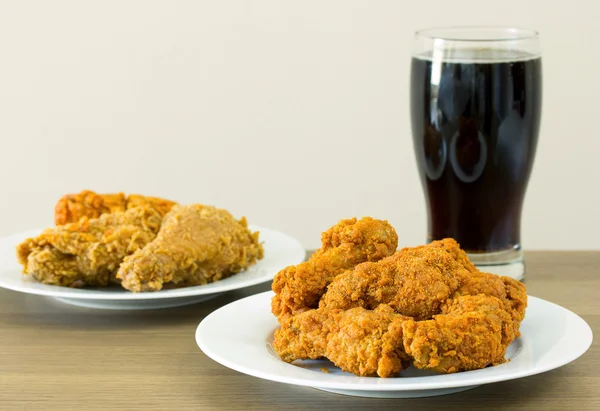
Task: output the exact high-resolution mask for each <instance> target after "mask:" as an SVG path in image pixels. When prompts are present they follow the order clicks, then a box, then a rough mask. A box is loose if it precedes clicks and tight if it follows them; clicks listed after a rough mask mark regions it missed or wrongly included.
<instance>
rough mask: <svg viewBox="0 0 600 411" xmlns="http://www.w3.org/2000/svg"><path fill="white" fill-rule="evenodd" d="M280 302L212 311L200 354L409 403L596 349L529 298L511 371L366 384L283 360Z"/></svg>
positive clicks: (576, 328)
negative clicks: (277, 335) (275, 310)
mask: <svg viewBox="0 0 600 411" xmlns="http://www.w3.org/2000/svg"><path fill="white" fill-rule="evenodd" d="M273 295H274V294H273V293H272V292H271V291H269V292H265V293H261V294H256V295H253V296H250V297H246V298H243V299H241V300H238V301H235V302H232V303H230V304H228V305H226V306H224V307H222V308H220V309H218V310H216V311H214V312H212V313H211V314H210V315H208V316H207V317H206V318H205V319H204V320H203V321H202V322H201V323H200V325H199V326H198V329H197V330H196V342H197V343H198V346H199V347H200V349H201V350H202V351H204V353H205V354H206V355H208V356H209V357H210V358H212V359H213V360H215V361H217V362H218V363H221V364H222V365H224V366H226V367H229V368H231V369H234V370H236V371H239V372H242V373H245V374H249V375H252V376H255V377H259V378H264V379H267V380H272V381H278V382H283V383H287V384H295V385H303V386H309V387H314V388H318V389H321V390H325V391H330V392H335V393H338V394H346V395H354V396H361V397H387V398H409V397H428V396H434V395H443V394H449V393H453V392H459V391H464V390H468V389H470V388H474V387H476V386H478V385H482V384H489V383H493V382H498V381H505V380H511V379H515V378H521V377H526V376H529V375H534V374H539V373H542V372H545V371H548V370H552V369H554V368H558V367H560V366H562V365H565V364H567V363H569V362H571V361H573V360H575V359H577V358H578V357H579V356H581V355H582V354H583V353H584V352H586V350H587V349H588V348H589V347H590V345H591V343H592V330H591V329H590V327H589V326H588V325H587V323H586V322H585V321H584V320H583V319H581V318H580V317H579V316H577V315H576V314H574V313H572V312H571V311H569V310H567V309H565V308H562V307H560V306H558V305H556V304H553V303H550V302H547V301H544V300H541V299H539V298H535V297H529V307H528V308H527V315H526V318H525V320H524V321H523V323H522V324H521V334H522V336H521V337H520V338H517V339H516V340H515V341H513V343H512V344H511V345H510V346H509V347H508V350H507V354H506V357H507V358H509V359H510V361H509V362H507V363H505V364H501V365H497V366H495V367H488V368H485V369H481V370H475V371H467V372H461V373H456V374H446V375H437V374H434V373H431V372H425V371H420V370H416V369H414V368H413V367H411V368H409V369H407V370H406V371H403V372H402V373H401V374H400V376H399V377H396V378H377V377H358V376H355V375H353V374H350V373H345V372H342V371H341V370H340V369H339V368H337V367H335V366H334V365H333V364H331V363H330V362H328V361H295V362H294V363H292V364H288V363H285V362H283V361H281V360H280V359H279V357H278V356H277V354H275V351H274V350H273V347H272V342H273V333H274V332H275V330H276V329H277V328H278V323H277V319H276V318H275V317H274V316H273V314H271V305H270V303H271V297H272V296H273ZM323 370H325V371H323Z"/></svg>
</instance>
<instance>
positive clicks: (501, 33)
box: [410, 27, 542, 279]
mask: <svg viewBox="0 0 600 411" xmlns="http://www.w3.org/2000/svg"><path fill="white" fill-rule="evenodd" d="M410 76H411V78H410V81H411V89H410V106H411V124H412V135H413V143H414V150H415V155H416V158H417V164H418V168H419V174H420V178H421V182H422V185H423V190H424V193H425V199H426V203H427V211H428V213H427V227H428V231H427V240H428V241H433V240H439V239H442V238H446V237H452V238H454V239H455V240H456V241H457V242H458V243H459V244H460V245H461V248H463V249H464V250H465V251H466V252H467V254H468V255H469V258H470V259H471V261H473V263H474V264H475V265H476V266H478V267H479V268H480V269H482V270H484V271H488V272H494V273H496V274H501V275H509V276H511V277H513V278H517V279H523V278H524V275H525V264H524V259H523V250H522V248H521V212H522V208H523V200H524V198H525V191H526V189H527V183H528V180H529V176H530V174H531V169H532V167H533V162H534V157H535V151H536V146H537V141H538V131H539V127H540V118H541V110H542V62H541V51H540V41H539V35H538V33H537V32H536V31H534V30H527V29H516V28H504V27H441V28H432V29H425V30H419V31H417V32H416V33H415V36H414V40H413V49H412V61H411V74H410Z"/></svg>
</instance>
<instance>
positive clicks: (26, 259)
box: [17, 206, 162, 287]
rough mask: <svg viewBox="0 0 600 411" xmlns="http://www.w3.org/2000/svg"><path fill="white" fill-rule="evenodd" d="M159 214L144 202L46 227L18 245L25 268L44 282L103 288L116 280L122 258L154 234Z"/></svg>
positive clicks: (159, 223) (144, 243)
mask: <svg viewBox="0 0 600 411" xmlns="http://www.w3.org/2000/svg"><path fill="white" fill-rule="evenodd" d="M161 221H162V216H161V215H160V213H159V212H158V211H157V210H156V209H155V208H153V207H148V206H143V207H136V208H131V209H129V210H127V211H118V212H114V213H110V214H103V215H102V216H100V217H99V218H91V219H90V218H88V217H85V216H84V217H82V218H81V219H80V220H78V222H76V223H71V224H66V225H61V226H57V227H54V228H49V229H47V230H44V232H42V234H40V235H39V236H38V237H35V238H29V239H27V240H25V241H24V242H23V243H21V244H19V246H18V247H17V256H18V259H19V262H20V263H21V264H23V267H24V268H23V272H24V273H25V274H29V275H31V276H33V277H34V278H35V279H37V280H38V281H40V282H42V283H45V284H52V285H62V286H68V287H82V286H84V285H93V286H106V285H108V284H109V283H111V282H115V274H116V271H117V269H118V268H119V265H120V264H121V262H122V261H123V259H124V258H125V257H126V256H127V255H130V254H133V253H134V252H135V251H137V250H139V249H141V248H143V247H144V246H145V245H146V244H148V243H149V242H150V241H152V240H153V239H154V237H156V234H157V233H158V230H159V228H160V225H161Z"/></svg>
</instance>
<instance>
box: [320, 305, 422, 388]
mask: <svg viewBox="0 0 600 411" xmlns="http://www.w3.org/2000/svg"><path fill="white" fill-rule="evenodd" d="M409 319H410V318H409V317H405V316H403V315H399V314H396V313H395V312H394V310H393V309H392V308H391V307H390V306H389V305H386V304H382V305H379V306H378V307H377V308H376V309H374V310H366V309H364V308H361V307H357V308H351V309H349V310H346V311H342V313H341V315H339V318H338V319H337V320H335V321H331V323H330V325H329V328H330V333H329V337H328V340H327V349H326V352H325V356H326V357H327V358H328V359H329V360H330V361H331V362H333V363H334V364H335V365H336V366H338V367H340V368H341V369H342V370H343V371H348V372H351V373H354V374H356V375H359V376H377V375H378V376H380V377H382V378H387V377H393V376H394V375H397V374H398V373H399V372H400V371H402V370H403V369H405V368H406V367H408V365H409V364H410V362H411V359H410V357H409V356H408V355H407V354H406V352H405V351H404V347H403V331H402V323H403V322H404V321H406V320H409Z"/></svg>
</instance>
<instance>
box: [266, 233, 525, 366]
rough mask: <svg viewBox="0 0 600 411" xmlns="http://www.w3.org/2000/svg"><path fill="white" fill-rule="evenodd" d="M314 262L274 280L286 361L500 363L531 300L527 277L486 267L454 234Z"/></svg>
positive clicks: (278, 346)
mask: <svg viewBox="0 0 600 411" xmlns="http://www.w3.org/2000/svg"><path fill="white" fill-rule="evenodd" d="M324 245H325V243H324ZM348 247H350V248H352V247H353V245H352V243H350V244H349V245H348ZM331 250H332V249H331V248H329V249H328V248H326V247H325V246H324V247H323V249H322V250H320V251H319V253H318V254H316V256H314V261H316V262H319V263H322V260H325V261H327V259H326V258H325V257H323V255H324V254H325V253H327V252H332V251H331ZM336 251H338V250H336ZM341 255H344V256H346V255H351V253H350V252H349V251H348V250H346V249H344V250H343V254H342V253H340V252H336V257H338V258H340V256H341ZM342 261H344V260H342ZM355 261H356V260H353V262H355ZM311 262H312V264H313V265H311ZM352 265H354V268H352ZM313 266H314V262H313V260H312V258H311V260H309V262H308V263H304V264H301V265H299V266H297V267H291V268H287V269H285V270H283V271H282V272H281V273H280V276H281V278H276V281H277V283H275V282H274V285H273V290H275V291H276V292H277V293H279V294H281V295H279V294H278V295H276V296H275V298H273V300H272V311H273V313H274V314H275V315H278V316H279V318H278V319H279V322H280V324H281V328H280V329H279V330H277V331H276V332H275V339H274V348H275V351H276V352H277V354H278V355H279V356H280V357H281V358H282V359H283V360H284V361H287V362H292V361H294V360H302V359H319V358H327V359H329V360H331V361H332V362H333V363H334V364H335V365H337V366H338V367H340V368H341V369H343V370H345V371H349V372H352V373H354V374H357V375H360V376H372V375H379V376H380V377H390V376H393V375H396V374H398V372H400V371H401V370H402V369H403V368H405V367H406V366H407V365H408V364H409V363H410V362H411V361H412V362H413V363H414V365H415V366H416V367H417V368H420V369H426V370H432V371H435V372H438V373H452V372H458V371H465V370H473V369H479V368H483V367H486V366H488V365H496V364H500V363H503V362H504V361H505V359H504V356H505V354H506V349H507V347H508V346H509V345H510V344H511V342H512V341H513V340H514V339H515V338H516V337H518V336H519V327H520V324H521V321H522V320H523V318H524V315H525V309H526V306H527V294H526V291H525V287H524V286H523V284H521V283H520V282H518V281H516V280H513V279H512V278H509V277H499V276H497V275H494V274H487V273H482V272H480V271H479V270H478V269H477V268H476V267H475V266H474V265H473V264H472V263H471V261H470V260H469V258H468V256H467V254H466V253H465V252H464V251H463V250H461V249H460V246H459V245H458V243H457V242H456V241H454V240H453V239H449V238H448V239H444V240H441V241H434V242H432V243H430V244H428V245H424V246H419V247H412V248H404V249H402V250H400V251H398V252H396V253H394V254H393V255H391V256H388V257H385V258H383V259H378V260H377V261H367V262H362V263H359V264H348V263H346V264H345V265H344V264H343V263H342V264H340V263H337V264H333V265H332V266H333V267H334V268H333V269H329V270H328V271H325V270H324V269H321V270H317V269H315V268H314V267H313ZM341 267H344V268H341ZM323 271H325V274H322V272H323ZM319 274H320V275H319ZM324 290H325V292H323V291H324ZM316 300H318V308H315V307H316V304H315V303H314V302H315V301H316ZM281 313H284V315H280V314H281Z"/></svg>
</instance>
